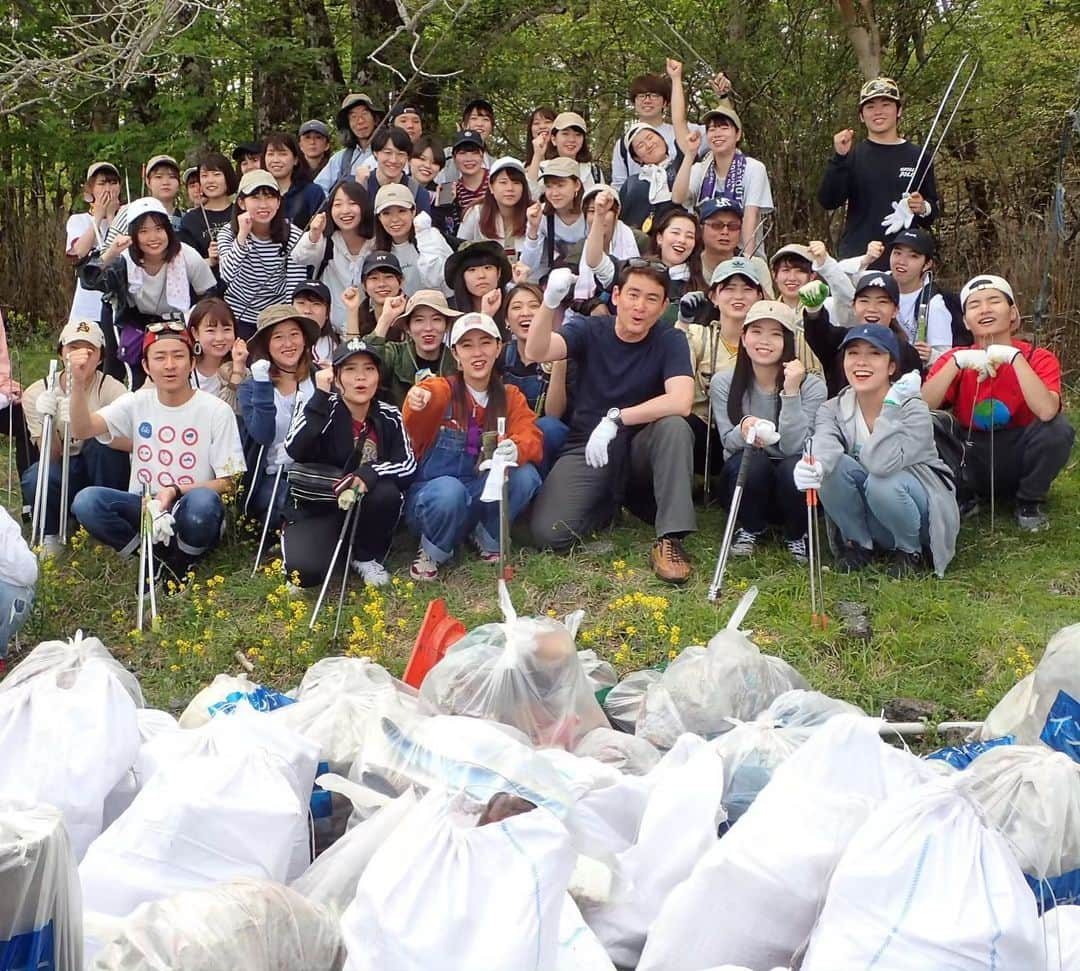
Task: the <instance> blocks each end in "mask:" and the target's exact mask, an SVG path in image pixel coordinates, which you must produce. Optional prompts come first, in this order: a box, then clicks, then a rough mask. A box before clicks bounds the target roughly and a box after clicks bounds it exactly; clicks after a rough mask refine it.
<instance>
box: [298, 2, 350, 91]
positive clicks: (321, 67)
mask: <svg viewBox="0 0 1080 971" xmlns="http://www.w3.org/2000/svg"><path fill="white" fill-rule="evenodd" d="M297 4H298V5H299V8H300V13H301V15H302V16H303V18H304V34H305V36H306V37H307V46H308V49H309V50H313V51H318V52H319V57H318V58H316V60H315V72H316V75H317V76H318V80H319V83H320V84H322V85H324V86H325V87H327V88H329V89H330V90H331V91H334V92H336V93H340V92H342V90H343V89H344V87H345V75H344V74H342V71H341V59H340V58H339V57H338V52H337V48H336V47H335V46H334V32H333V30H331V28H330V18H329V17H327V15H326V7H325V6H324V5H323V0H297Z"/></svg>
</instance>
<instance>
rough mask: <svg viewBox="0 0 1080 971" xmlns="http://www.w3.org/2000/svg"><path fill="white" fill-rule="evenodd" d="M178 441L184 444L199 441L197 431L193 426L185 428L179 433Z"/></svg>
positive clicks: (192, 443) (194, 443) (193, 443)
mask: <svg viewBox="0 0 1080 971" xmlns="http://www.w3.org/2000/svg"><path fill="white" fill-rule="evenodd" d="M180 441H182V442H183V443H184V444H185V445H196V444H197V443H198V441H199V432H198V430H197V429H195V428H185V429H184V430H183V431H182V432H181V433H180Z"/></svg>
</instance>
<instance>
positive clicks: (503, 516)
mask: <svg viewBox="0 0 1080 971" xmlns="http://www.w3.org/2000/svg"><path fill="white" fill-rule="evenodd" d="M496 427H497V429H498V436H499V441H500V442H501V441H502V440H503V439H504V438H505V437H506V419H505V418H498V419H496ZM513 577H514V568H513V567H512V566H511V565H510V473H509V472H508V471H504V472H503V474H502V483H501V485H500V490H499V579H500V580H512V579H513Z"/></svg>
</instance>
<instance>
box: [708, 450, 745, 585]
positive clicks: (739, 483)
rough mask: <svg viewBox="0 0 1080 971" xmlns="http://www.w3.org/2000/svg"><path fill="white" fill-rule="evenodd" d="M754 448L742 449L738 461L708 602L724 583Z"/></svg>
mask: <svg viewBox="0 0 1080 971" xmlns="http://www.w3.org/2000/svg"><path fill="white" fill-rule="evenodd" d="M753 450H754V447H753V446H752V445H747V446H746V448H744V449H743V453H742V458H741V459H740V460H739V474H738V476H737V477H736V479H735V491H734V492H733V493H732V495H731V508H730V509H729V510H728V518H727V525H726V526H725V527H724V539H723V542H722V543H721V544H720V556H719V557H718V558H717V560H716V571H715V572H714V573H713V579H712V583H711V584H710V585H709V600H710V601H715V600H716V598H717V597H719V596H720V588H721V587H722V586H723V583H724V571H725V570H726V569H727V561H728V557H729V556H730V555H731V543H732V540H733V539H734V537H735V522H736V520H737V519H738V518H739V504H740V503H741V502H742V494H743V488H744V487H745V486H746V477H747V475H748V474H749V472H750V457H751V453H752V452H753Z"/></svg>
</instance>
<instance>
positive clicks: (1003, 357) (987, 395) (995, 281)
mask: <svg viewBox="0 0 1080 971" xmlns="http://www.w3.org/2000/svg"><path fill="white" fill-rule="evenodd" d="M960 304H961V306H962V307H963V310H964V326H965V327H967V329H968V330H969V331H971V333H972V335H973V336H974V338H975V346H974V347H971V348H954V349H952V350H950V351H946V352H945V353H944V354H943V355H942V356H941V357H940V358H939V359H938V360H937V361H936V362H935V364H934V366H933V368H932V369H931V371H930V376H929V377H928V378H927V380H926V383H925V384H924V385H923V389H922V396H923V398H924V399H925V401H926V403H927V404H928V405H929V406H930V407H931V408H951V409H952V412H953V415H954V416H955V418H956V420H957V422H958V423H959V425H960V426H962V430H963V431H964V432H966V442H967V453H966V460H965V464H964V473H965V475H964V481H963V482H962V483H960V489H961V496H960V508H961V512H962V513H963V514H965V515H972V514H973V513H975V512H977V511H978V506H979V500H980V498H986V497H987V496H989V495H991V494H994V495H995V496H1001V497H1015V499H1016V524H1017V526H1019V527H1020V528H1021V529H1023V530H1027V531H1029V532H1036V531H1038V530H1042V529H1048V528H1049V526H1050V521H1049V520H1048V519H1047V516H1046V513H1045V511H1044V510H1043V503H1045V502H1046V497H1047V495H1048V493H1049V492H1050V485H1051V483H1052V482H1053V481H1054V479H1055V478H1056V477H1057V475H1058V473H1059V472H1060V471H1061V470H1062V469H1063V468H1064V467H1065V463H1066V462H1068V461H1069V453H1070V452H1071V451H1072V446H1073V440H1074V439H1075V438H1076V432H1075V431H1074V430H1073V427H1072V425H1070V424H1069V422H1068V420H1067V419H1066V418H1065V416H1064V415H1062V414H1061V362H1060V361H1058V359H1057V357H1055V356H1054V354H1053V353H1051V352H1050V351H1048V350H1047V349H1046V348H1044V347H1032V346H1031V345H1030V344H1028V343H1027V342H1025V341H1020V340H1015V339H1014V338H1013V334H1015V333H1016V330H1017V328H1018V327H1019V326H1020V313H1019V311H1018V310H1017V308H1016V299H1015V297H1014V296H1013V291H1012V287H1011V286H1009V283H1008V281H1006V280H1004V279H1002V278H1001V277H999V276H992V275H990V274H983V275H981V276H977V277H975V278H974V279H972V280H969V281H968V283H967V284H966V285H965V286H964V289H963V290H961V291H960ZM991 477H992V478H993V484H994V490H995V491H994V493H991V485H990V484H991Z"/></svg>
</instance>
